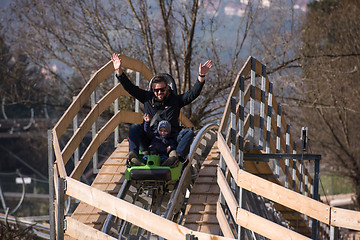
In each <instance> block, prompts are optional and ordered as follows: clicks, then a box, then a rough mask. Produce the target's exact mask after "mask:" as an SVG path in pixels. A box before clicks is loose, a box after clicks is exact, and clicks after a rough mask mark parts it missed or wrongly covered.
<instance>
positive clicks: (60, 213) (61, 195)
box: [56, 178, 65, 240]
mask: <svg viewBox="0 0 360 240" xmlns="http://www.w3.org/2000/svg"><path fill="white" fill-rule="evenodd" d="M57 192H58V195H57V196H58V199H57V238H56V239H58V240H63V239H64V230H65V229H64V220H65V216H64V207H65V179H64V178H59V179H58V189H57Z"/></svg>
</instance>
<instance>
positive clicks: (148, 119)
mask: <svg viewBox="0 0 360 240" xmlns="http://www.w3.org/2000/svg"><path fill="white" fill-rule="evenodd" d="M143 118H144V121H145V122H149V121H150V117H149V114H147V113H145V114H144V117H143Z"/></svg>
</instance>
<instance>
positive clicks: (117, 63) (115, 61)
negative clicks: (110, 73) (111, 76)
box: [111, 53, 122, 75]
mask: <svg viewBox="0 0 360 240" xmlns="http://www.w3.org/2000/svg"><path fill="white" fill-rule="evenodd" d="M111 61H112V62H113V65H114V69H115V71H116V74H117V75H121V74H122V69H121V59H120V58H119V56H118V55H117V54H116V53H114V54H113V55H112V58H111Z"/></svg>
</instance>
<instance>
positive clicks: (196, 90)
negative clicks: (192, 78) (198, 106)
mask: <svg viewBox="0 0 360 240" xmlns="http://www.w3.org/2000/svg"><path fill="white" fill-rule="evenodd" d="M204 83H205V82H200V81H199V80H198V79H196V82H195V84H194V86H193V87H192V88H191V89H190V90H189V91H187V92H186V93H184V94H182V95H181V100H182V106H181V107H183V106H185V105H187V104H189V103H191V102H192V101H194V100H195V98H197V97H198V96H199V95H200V92H201V89H202V88H203V86H204Z"/></svg>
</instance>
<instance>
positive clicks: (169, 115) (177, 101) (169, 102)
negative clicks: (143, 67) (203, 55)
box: [116, 73, 205, 133]
mask: <svg viewBox="0 0 360 240" xmlns="http://www.w3.org/2000/svg"><path fill="white" fill-rule="evenodd" d="M116 77H117V78H118V79H119V81H120V83H121V84H122V86H123V87H124V89H125V90H126V91H127V92H128V93H129V94H130V95H131V96H133V97H134V98H136V99H137V100H139V101H140V102H142V103H143V104H144V113H147V114H149V117H150V119H152V118H153V117H154V115H155V113H156V112H157V111H158V110H162V111H161V113H160V115H159V117H157V120H156V121H155V123H154V125H153V126H152V130H155V129H156V128H157V125H158V123H159V122H160V121H161V120H167V121H168V122H170V124H171V133H178V132H179V131H180V130H181V128H180V126H179V115H180V109H181V108H182V107H183V106H185V105H187V104H189V103H191V102H192V101H193V100H194V99H195V98H197V97H198V96H199V95H200V92H201V89H202V87H203V86H204V83H205V82H202V83H201V82H199V80H196V83H195V84H194V86H193V87H192V88H191V89H190V90H189V91H187V92H186V93H184V94H179V95H176V94H174V93H173V92H172V91H170V95H169V96H168V97H167V98H165V99H164V101H159V100H158V99H157V98H156V96H155V94H154V92H153V91H146V90H143V89H141V88H139V87H137V86H135V85H134V84H133V83H132V82H131V81H130V80H129V78H128V77H127V76H126V75H125V73H122V74H121V75H120V76H118V75H116Z"/></svg>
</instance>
